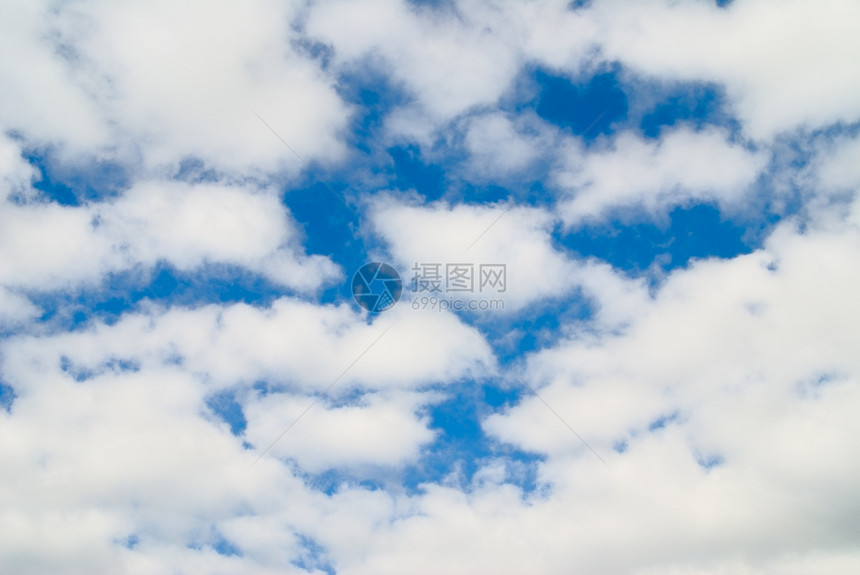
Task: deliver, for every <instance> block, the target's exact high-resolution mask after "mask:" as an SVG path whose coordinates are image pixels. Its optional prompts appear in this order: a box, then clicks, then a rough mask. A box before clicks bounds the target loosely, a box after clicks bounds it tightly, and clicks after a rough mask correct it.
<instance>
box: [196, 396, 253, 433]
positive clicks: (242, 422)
mask: <svg viewBox="0 0 860 575" xmlns="http://www.w3.org/2000/svg"><path fill="white" fill-rule="evenodd" d="M206 406H207V407H209V409H211V410H212V413H214V414H215V415H216V416H218V417H219V418H220V419H221V420H222V421H224V422H225V423H226V424H227V425H229V426H230V433H232V434H233V435H236V436H239V435H241V434H242V433H243V432H244V431H245V428H246V427H248V421H247V420H246V419H245V413H244V412H243V411H242V405H241V404H240V403H239V402H238V401H237V400H236V394H235V392H234V391H232V390H229V389H228V390H224V391H220V392H218V393H216V394H213V395H211V396H209V397H208V398H206Z"/></svg>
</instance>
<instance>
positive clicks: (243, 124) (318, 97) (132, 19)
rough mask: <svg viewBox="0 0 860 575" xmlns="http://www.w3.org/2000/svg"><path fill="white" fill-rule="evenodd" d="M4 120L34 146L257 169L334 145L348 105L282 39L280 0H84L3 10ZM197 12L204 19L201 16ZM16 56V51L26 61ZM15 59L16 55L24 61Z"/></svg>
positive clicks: (287, 17)
mask: <svg viewBox="0 0 860 575" xmlns="http://www.w3.org/2000/svg"><path fill="white" fill-rule="evenodd" d="M3 10H4V12H6V13H7V17H5V18H3V19H2V21H3V33H2V34H0V35H2V36H3V42H4V43H5V45H6V48H5V49H3V50H0V52H2V54H3V55H4V56H3V61H2V65H1V66H0V70H2V74H4V77H3V81H2V82H0V83H2V84H3V85H4V86H6V87H7V88H8V87H10V86H14V87H15V89H14V90H11V89H7V90H6V91H5V92H4V102H6V103H7V105H6V106H4V109H3V115H2V116H0V122H2V125H3V128H4V130H15V131H17V132H18V133H20V134H22V135H23V136H24V137H25V138H27V139H28V140H29V141H30V142H32V143H33V144H36V145H55V146H59V147H60V149H61V150H62V151H63V152H64V153H65V154H66V156H67V157H68V158H69V159H70V160H72V159H74V157H75V155H78V154H85V155H89V154H96V155H103V154H108V155H113V156H117V155H119V157H120V158H122V159H123V160H124V161H127V162H131V161H134V159H135V158H136V157H137V155H138V154H140V155H141V156H142V160H143V162H144V166H145V167H148V168H151V169H154V170H163V169H164V167H167V168H168V169H175V168H176V167H177V166H178V165H179V162H180V161H181V160H183V159H184V158H187V157H195V158H199V159H201V160H202V161H204V162H205V163H206V165H207V166H209V167H214V168H215V169H216V170H219V171H230V172H238V171H244V172H245V173H248V172H251V173H253V174H256V175H264V172H265V171H274V170H278V169H283V170H288V171H291V172H297V171H298V170H300V169H301V168H303V167H304V166H302V165H301V163H300V162H299V161H298V160H297V159H296V158H295V157H293V156H292V154H291V153H290V152H289V151H288V150H286V148H285V147H284V146H283V144H282V143H281V142H279V141H278V139H277V138H276V137H275V136H274V135H273V134H272V133H271V132H270V131H269V129H268V128H267V127H266V126H265V125H264V124H262V123H261V122H260V120H259V119H258V118H257V117H256V116H255V113H254V112H257V113H259V114H260V115H261V116H262V117H263V118H264V120H265V121H266V122H267V123H268V124H270V125H271V127H272V128H273V129H274V130H275V131H276V132H277V133H278V134H279V135H280V136H281V137H283V138H284V139H286V140H287V141H288V142H290V143H291V145H292V147H294V148H295V149H296V150H297V151H298V152H299V153H300V154H301V155H302V156H303V157H304V158H305V159H308V160H310V159H321V160H331V159H336V158H338V157H341V156H342V154H343V153H344V148H343V147H342V145H341V143H340V141H339V140H338V139H337V133H338V131H339V130H341V129H342V128H343V127H344V125H345V122H346V120H347V113H348V112H347V109H346V107H345V106H344V104H343V103H342V102H341V101H340V99H339V98H338V96H337V95H336V94H335V91H334V88H333V85H332V81H331V80H330V79H329V78H326V77H325V75H324V74H323V73H322V72H321V71H320V69H319V67H318V66H317V65H316V64H315V63H314V62H313V61H312V60H310V59H309V58H307V57H305V56H304V55H302V54H301V53H300V52H299V51H297V49H296V48H295V47H294V44H293V43H292V42H293V41H295V40H297V37H296V35H295V33H294V31H293V30H292V29H291V27H290V23H291V22H292V21H293V20H294V19H295V18H297V17H298V13H297V11H296V9H295V7H294V6H291V5H290V4H289V3H280V2H272V1H269V0H260V1H258V2H247V3H242V4H241V5H239V6H237V5H231V4H229V3H216V4H213V3H210V2H202V3H196V4H193V3H192V4H185V5H184V6H183V7H182V8H181V9H177V7H176V6H175V5H173V4H172V3H170V2H156V3H150V4H147V6H145V7H143V6H140V5H136V4H134V3H132V2H120V3H114V2H101V1H98V0H96V1H93V2H85V3H77V4H74V5H62V6H59V7H56V8H51V7H45V6H42V5H41V4H32V5H27V6H24V5H21V4H18V3H12V4H9V5H5V6H4V8H3ZM201 10H205V11H206V13H207V16H206V17H205V18H201V17H200V16H199V15H200V13H201ZM20 54H27V55H28V57H27V58H26V60H25V59H24V58H20ZM25 61H26V65H24V62H25Z"/></svg>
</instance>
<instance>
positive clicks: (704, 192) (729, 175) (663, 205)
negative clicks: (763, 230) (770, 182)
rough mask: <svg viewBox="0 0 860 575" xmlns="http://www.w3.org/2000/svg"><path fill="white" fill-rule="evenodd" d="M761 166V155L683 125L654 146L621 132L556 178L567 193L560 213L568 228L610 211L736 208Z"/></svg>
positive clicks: (715, 132)
mask: <svg viewBox="0 0 860 575" xmlns="http://www.w3.org/2000/svg"><path fill="white" fill-rule="evenodd" d="M764 163H765V156H764V154H763V153H761V152H758V153H756V152H752V151H749V150H747V149H745V148H744V147H743V146H742V145H740V144H735V143H731V142H730V141H729V139H728V135H727V134H726V133H724V132H723V131H721V130H718V129H714V128H709V129H705V130H703V131H699V132H696V131H693V130H691V129H690V128H686V127H682V128H678V129H676V130H674V131H672V132H669V133H668V134H666V135H664V136H663V137H662V138H661V139H660V140H659V141H657V142H650V141H645V140H642V139H640V138H637V137H636V136H634V135H632V134H629V133H622V134H620V135H619V136H617V137H616V138H615V140H614V142H613V143H612V144H611V147H609V148H608V149H605V150H599V151H595V152H591V153H588V154H586V155H585V156H584V157H582V158H581V159H579V160H578V162H576V163H575V164H574V165H573V166H572V169H570V171H565V172H563V173H562V174H561V175H559V176H558V178H559V181H560V183H561V184H562V185H563V186H564V187H565V188H567V189H570V190H571V192H572V193H571V195H572V197H571V198H570V199H563V200H562V201H561V205H560V210H561V212H562V214H563V217H564V219H565V223H566V224H568V225H571V226H572V225H576V224H579V223H581V222H583V221H587V220H589V219H598V218H601V217H605V215H606V213H607V212H609V211H610V210H612V209H613V208H615V209H618V208H629V207H637V208H644V209H645V210H647V211H648V212H650V213H651V214H653V215H657V214H659V213H661V212H665V211H668V210H669V209H671V208H672V207H674V206H677V205H683V204H685V203H688V202H693V201H695V202H699V203H701V202H717V203H719V204H720V205H721V206H723V207H728V208H729V209H732V208H734V209H738V208H739V204H740V203H741V202H742V201H743V200H744V199H745V196H746V195H747V194H748V192H749V188H750V187H751V185H752V184H753V183H754V182H755V179H756V176H757V175H758V174H759V173H760V171H761V170H762V169H763V168H764ZM741 209H742V208H741Z"/></svg>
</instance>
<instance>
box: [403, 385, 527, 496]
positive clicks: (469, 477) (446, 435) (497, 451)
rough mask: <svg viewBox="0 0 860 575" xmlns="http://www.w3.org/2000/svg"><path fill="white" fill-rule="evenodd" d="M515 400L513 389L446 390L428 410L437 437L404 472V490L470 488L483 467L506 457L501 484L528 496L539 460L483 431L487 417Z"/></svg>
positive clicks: (469, 387)
mask: <svg viewBox="0 0 860 575" xmlns="http://www.w3.org/2000/svg"><path fill="white" fill-rule="evenodd" d="M518 398H519V394H518V393H517V392H516V391H514V390H510V389H504V388H500V387H496V386H494V385H491V384H487V385H478V384H476V383H475V382H471V381H469V382H462V383H461V384H458V385H456V386H455V387H453V388H449V394H448V396H447V397H446V398H445V399H444V400H443V401H441V402H439V403H436V404H434V405H431V406H428V407H427V408H426V409H427V415H428V416H429V417H430V428H431V429H434V430H435V431H436V432H437V436H436V439H435V440H434V441H433V442H432V443H430V444H429V445H427V446H425V447H424V448H423V449H422V454H421V458H420V459H419V460H418V461H417V462H415V463H413V464H410V465H408V466H407V467H406V468H405V470H404V472H403V480H402V481H403V487H404V488H406V489H407V491H408V492H411V493H417V492H420V490H421V485H422V484H425V483H439V482H443V481H449V482H450V481H452V480H454V481H456V482H457V483H458V484H459V485H458V487H460V488H463V489H469V488H470V487H471V485H472V482H473V479H474V478H475V474H476V473H477V472H478V471H479V470H480V469H481V468H482V467H483V466H484V465H486V464H487V463H490V462H492V461H495V460H496V459H497V458H504V459H505V460H507V463H508V469H507V471H506V474H505V482H506V483H511V484H514V485H517V486H518V487H520V488H521V489H522V490H523V492H524V493H532V492H533V491H534V490H535V489H537V487H538V484H537V467H538V465H539V463H540V462H541V461H542V460H543V459H542V457H541V456H540V455H538V454H534V453H529V452H526V451H522V450H519V449H517V448H515V447H513V446H511V445H508V444H503V443H500V442H499V441H497V440H495V439H493V438H490V437H488V436H487V435H486V434H485V433H484V431H483V429H482V427H481V421H482V420H483V419H484V418H485V417H487V416H488V415H489V414H491V413H493V412H494V411H496V410H497V409H501V408H504V407H505V406H508V405H512V404H513V403H515V402H516V401H517V400H518Z"/></svg>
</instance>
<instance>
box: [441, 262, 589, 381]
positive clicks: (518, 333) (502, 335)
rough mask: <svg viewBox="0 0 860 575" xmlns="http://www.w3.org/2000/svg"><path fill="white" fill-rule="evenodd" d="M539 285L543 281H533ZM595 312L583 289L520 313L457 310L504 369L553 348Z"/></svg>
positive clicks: (577, 289)
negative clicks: (480, 335) (567, 329)
mask: <svg viewBox="0 0 860 575" xmlns="http://www.w3.org/2000/svg"><path fill="white" fill-rule="evenodd" d="M533 281H535V282H540V281H542V278H540V277H536V278H533ZM594 312H595V309H594V307H593V305H592V302H590V301H589V300H588V299H587V298H585V296H584V294H583V293H582V290H581V289H579V288H576V289H574V290H572V292H571V293H569V294H567V295H565V296H564V297H560V298H553V299H546V300H540V301H536V302H534V303H532V304H530V305H529V306H527V307H526V308H524V309H522V310H520V311H518V312H510V311H489V310H488V311H478V312H468V311H458V312H455V313H456V314H457V315H458V316H460V317H461V319H462V320H463V321H464V323H466V324H468V325H472V326H474V327H476V328H477V329H478V330H480V332H481V333H482V334H483V336H484V337H485V338H486V339H487V342H488V343H489V344H490V345H491V346H492V348H493V352H494V353H495V354H496V359H497V360H498V361H499V363H500V364H501V365H502V366H506V365H508V364H511V363H514V362H516V361H517V360H519V359H520V358H521V357H522V356H523V354H526V353H531V352H535V351H538V350H540V349H543V348H545V347H547V346H550V345H554V344H555V343H557V342H558V340H559V338H562V337H563V333H562V330H563V329H565V328H569V327H571V326H573V325H576V324H577V323H580V322H585V321H587V320H588V319H590V318H592V317H593V316H594Z"/></svg>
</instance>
